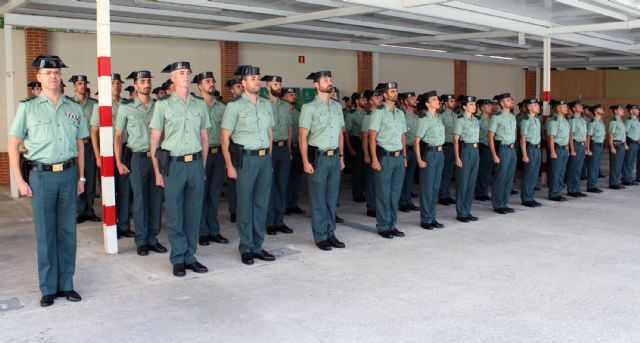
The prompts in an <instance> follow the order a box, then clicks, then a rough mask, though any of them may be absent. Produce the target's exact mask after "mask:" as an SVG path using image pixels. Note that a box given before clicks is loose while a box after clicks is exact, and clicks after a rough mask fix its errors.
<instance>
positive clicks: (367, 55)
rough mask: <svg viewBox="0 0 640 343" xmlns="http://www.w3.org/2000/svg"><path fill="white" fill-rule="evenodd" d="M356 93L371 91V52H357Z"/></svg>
mask: <svg viewBox="0 0 640 343" xmlns="http://www.w3.org/2000/svg"><path fill="white" fill-rule="evenodd" d="M357 61H358V92H364V91H366V90H367V89H373V57H372V54H371V52H365V51H358V60H357Z"/></svg>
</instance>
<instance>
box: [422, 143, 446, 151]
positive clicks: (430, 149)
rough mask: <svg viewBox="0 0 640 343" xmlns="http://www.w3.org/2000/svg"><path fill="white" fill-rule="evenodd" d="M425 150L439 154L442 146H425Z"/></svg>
mask: <svg viewBox="0 0 640 343" xmlns="http://www.w3.org/2000/svg"><path fill="white" fill-rule="evenodd" d="M425 149H427V151H437V152H441V151H442V145H429V144H427V146H426V147H425Z"/></svg>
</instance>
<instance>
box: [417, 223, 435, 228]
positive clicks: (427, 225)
mask: <svg viewBox="0 0 640 343" xmlns="http://www.w3.org/2000/svg"><path fill="white" fill-rule="evenodd" d="M420 227H421V228H423V229H425V230H433V225H431V224H427V223H422V224H420Z"/></svg>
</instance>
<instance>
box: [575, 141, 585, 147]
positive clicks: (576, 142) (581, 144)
mask: <svg viewBox="0 0 640 343" xmlns="http://www.w3.org/2000/svg"><path fill="white" fill-rule="evenodd" d="M573 144H577V145H580V146H584V141H582V142H578V141H573Z"/></svg>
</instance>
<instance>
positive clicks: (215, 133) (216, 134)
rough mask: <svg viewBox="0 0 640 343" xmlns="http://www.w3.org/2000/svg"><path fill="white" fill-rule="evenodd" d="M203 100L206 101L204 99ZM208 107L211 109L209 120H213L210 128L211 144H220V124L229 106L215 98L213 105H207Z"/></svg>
mask: <svg viewBox="0 0 640 343" xmlns="http://www.w3.org/2000/svg"><path fill="white" fill-rule="evenodd" d="M202 101H204V99H203V100H202ZM205 104H206V101H205ZM207 108H208V109H209V121H210V122H211V127H210V128H209V130H208V133H209V146H210V147H212V146H220V125H221V124H222V116H223V115H224V110H225V108H227V106H226V105H225V104H223V103H221V102H220V101H218V100H215V99H214V100H213V103H212V104H211V107H209V106H207Z"/></svg>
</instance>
